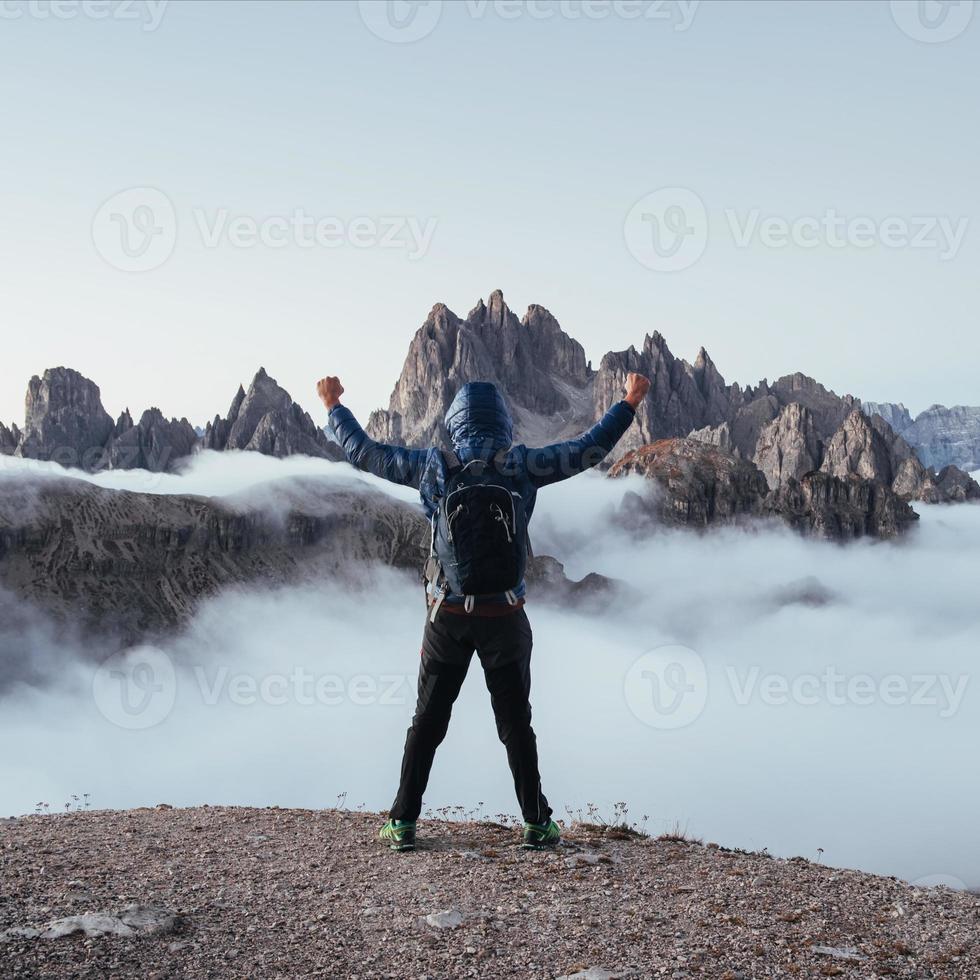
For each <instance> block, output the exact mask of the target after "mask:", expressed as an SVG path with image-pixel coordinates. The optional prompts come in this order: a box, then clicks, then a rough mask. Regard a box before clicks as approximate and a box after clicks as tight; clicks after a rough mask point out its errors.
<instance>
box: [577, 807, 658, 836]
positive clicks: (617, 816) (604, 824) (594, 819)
mask: <svg viewBox="0 0 980 980" xmlns="http://www.w3.org/2000/svg"><path fill="white" fill-rule="evenodd" d="M565 812H566V813H567V814H568V815H569V823H570V825H571V827H572V828H573V829H580V830H583V831H585V832H586V833H589V834H594V835H601V836H602V837H608V838H609V839H610V840H629V839H631V838H636V837H649V836H650V835H649V833H648V832H647V830H646V824H647V821H648V820H649V819H650V818H649V816H647V815H644V817H643V820H642V821H641V822H640V823H637V822H636V821H635V820H634V821H631V820H630V818H629V805H628V804H626V803H623V802H619V803H614V804H613V812H612V816H610V817H609V818H608V819H607V818H606V817H604V816H603V814H602V811H601V810H600V809H599V807H598V806H597V805H596V804H595V803H587V804H586V806H585V819H583V818H582V811H581V810H575V811H573V810H571V809H569V808H568V807H566V808H565Z"/></svg>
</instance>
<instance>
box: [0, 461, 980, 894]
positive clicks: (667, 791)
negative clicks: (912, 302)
mask: <svg viewBox="0 0 980 980" xmlns="http://www.w3.org/2000/svg"><path fill="white" fill-rule="evenodd" d="M3 466H4V468H3V474H2V475H4V476H6V477H7V478H15V479H16V478H17V473H18V472H20V471H19V470H17V469H16V467H23V469H24V470H25V471H28V472H30V473H32V474H33V475H34V478H42V477H43V476H45V475H46V474H48V473H52V472H55V471H54V470H52V469H51V468H48V467H46V466H44V465H39V464H36V463H31V464H28V463H24V462H12V461H10V460H7V461H6V462H5V463H4V464H3ZM57 473H58V474H59V475H64V471H62V470H57ZM311 474H313V475H316V474H321V475H322V474H329V475H330V476H331V477H336V478H337V479H344V480H350V479H365V478H364V477H362V476H360V475H355V474H353V472H352V471H351V470H350V468H349V467H347V466H346V465H345V464H332V463H326V462H323V461H318V460H308V459H291V460H286V461H279V460H274V459H269V458H267V457H263V456H257V455H254V454H251V453H245V454H221V455H218V454H211V453H206V454H203V455H201V456H200V457H197V458H195V459H194V460H193V461H192V463H191V464H190V465H189V467H188V469H187V470H186V471H185V472H184V473H183V474H181V475H179V476H165V477H160V476H155V475H152V474H147V473H110V474H104V475H102V476H98V477H84V478H86V479H92V480H93V481H94V482H97V483H100V484H103V485H107V486H114V487H122V488H128V489H136V490H141V491H144V492H156V493H174V492H190V493H205V494H211V493H218V494H231V493H236V494H248V493H249V492H250V489H251V488H255V487H258V486H260V485H262V487H263V489H262V490H261V492H260V494H261V497H260V499H268V498H269V487H268V483H269V481H278V480H290V479H292V478H294V477H296V476H308V475H311ZM75 476H77V477H78V478H83V477H82V475H81V474H75ZM367 482H369V483H371V484H372V485H380V484H379V483H378V482H377V481H373V480H367ZM630 486H631V484H630V483H628V482H625V481H610V480H605V479H604V478H602V477H601V476H598V475H595V474H588V475H585V476H582V477H579V478H576V479H575V480H571V481H568V482H566V483H564V484H561V485H559V486H556V487H553V488H549V489H548V490H546V491H543V492H542V494H541V495H540V497H539V501H538V509H537V511H536V513H535V517H534V520H533V522H532V526H531V529H532V537H533V539H534V542H535V547H536V550H537V552H538V553H549V554H553V555H555V556H556V557H558V558H560V559H561V560H562V561H564V562H565V564H566V570H567V571H568V573H569V574H570V575H571V576H573V577H580V576H582V575H584V574H586V573H588V572H590V571H595V572H601V573H603V574H605V575H608V576H611V577H614V578H618V579H623V580H626V581H627V582H628V583H629V584H630V586H631V587H632V590H633V591H632V593H631V596H630V598H629V599H628V601H625V602H617V603H615V604H613V605H611V606H610V607H609V608H608V609H607V610H605V611H600V612H591V613H586V612H584V611H577V610H574V609H572V610H559V609H556V608H553V607H548V606H545V605H543V604H538V603H535V602H534V599H533V596H531V598H530V602H529V606H528V614H529V616H530V618H531V622H532V625H533V627H534V631H535V649H534V659H533V678H534V679H533V691H532V702H533V705H534V724H535V729H536V731H537V734H538V742H539V750H540V756H541V766H542V775H543V784H544V789H545V792H546V793H547V794H548V796H549V798H550V800H551V802H552V805H553V806H554V808H555V811H556V816H558V817H567V816H568V815H569V813H572V814H578V813H583V814H584V812H585V811H587V810H588V808H589V807H590V806H592V807H594V808H597V810H598V812H599V814H600V815H601V816H603V817H606V818H609V817H611V816H612V815H613V812H614V807H615V805H616V804H617V803H620V802H623V803H625V804H626V805H627V806H628V808H629V819H630V820H635V821H636V822H637V823H639V824H641V825H643V826H644V827H645V828H646V829H647V830H648V831H649V832H651V833H662V832H665V831H668V830H673V829H675V828H679V829H681V830H683V831H685V832H686V833H688V834H690V835H692V836H695V837H699V838H702V839H704V840H706V841H717V842H719V843H721V844H723V845H726V846H732V847H742V848H748V849H762V848H768V850H769V851H770V852H771V853H773V854H776V855H782V856H793V855H803V856H804V857H807V858H810V859H813V860H821V861H824V862H826V863H828V864H831V865H838V866H849V867H857V868H862V869H865V870H870V871H876V872H881V873H886V874H894V875H898V876H900V877H903V878H907V879H909V880H925V881H927V882H931V883H934V882H947V883H950V884H953V885H954V886H958V887H962V886H964V885H965V886H967V887H973V888H976V887H978V886H980V850H978V849H977V847H976V823H977V814H978V810H980V784H978V781H977V779H976V753H977V746H978V745H980V710H978V707H980V703H978V702H980V690H978V688H980V683H978V680H977V678H976V676H975V675H976V673H977V658H978V651H980V608H978V603H977V601H976V591H977V584H976V583H977V570H978V556H980V507H978V506H975V505H960V506H952V507H944V506H935V507H925V506H922V507H920V508H919V511H920V513H921V515H922V519H921V521H920V526H919V527H918V528H917V529H916V530H915V531H914V532H913V534H912V535H911V536H910V537H908V538H907V539H906V540H904V541H902V542H899V543H877V542H875V543H871V542H866V543H858V544H853V545H848V546H838V545H832V544H828V543H824V542H816V541H805V540H803V539H801V538H798V537H796V536H794V535H792V534H790V533H789V532H787V531H785V530H781V529H778V528H763V529H756V530H736V529H730V530H717V531H713V532H711V533H708V534H696V533H692V532H684V531H665V532H662V533H660V534H658V535H656V536H654V537H652V538H649V539H646V540H642V541H640V540H632V539H631V538H630V537H629V536H628V535H627V534H625V533H624V532H622V531H619V530H617V529H616V528H615V527H614V525H613V524H612V522H611V521H610V515H611V514H612V512H613V509H614V508H615V506H616V503H617V501H618V500H619V499H620V498H621V496H622V494H623V493H624V492H625V490H626V489H627V488H628V487H630ZM392 490H393V492H394V493H396V495H398V496H399V497H400V498H402V499H411V498H412V497H413V494H412V493H411V492H410V491H405V490H402V489H398V488H392ZM257 492H258V491H257ZM272 496H274V494H273V495H272ZM6 601H7V602H8V603H9V601H10V597H9V596H7V597H6ZM9 611H10V610H9V607H8V610H7V612H9ZM18 613H19V614H20V618H19V619H18V621H19V622H22V623H23V626H22V627H19V628H22V629H23V630H24V631H25V632H26V633H28V634H29V636H30V637H31V644H32V648H33V650H34V655H35V656H36V658H37V659H38V661H39V662H57V663H58V664H59V666H58V669H57V671H56V673H55V674H54V676H52V678H51V681H50V683H49V684H47V685H46V686H45V687H43V688H32V687H26V686H23V685H19V686H15V687H13V688H10V689H8V691H7V693H6V694H5V696H4V697H3V700H2V702H0V740H2V744H3V745H4V746H5V751H4V752H3V753H2V755H0V813H3V814H7V813H9V814H18V813H25V812H32V811H34V810H35V808H36V807H37V806H38V805H39V804H47V809H49V810H50V811H51V812H56V811H58V810H61V809H63V807H64V805H65V804H66V803H72V802H73V797H76V796H77V797H78V798H79V800H80V801H82V803H84V802H85V801H88V802H89V803H90V805H91V806H92V807H94V808H102V807H132V806H140V805H153V804H156V803H161V802H166V803H170V804H173V805H178V806H186V805H195V804H200V803H212V804H219V803H223V804H254V805H268V804H278V805H280V806H305V807H322V806H332V805H336V803H337V801H338V799H341V800H342V801H343V802H344V804H345V805H347V806H349V807H352V808H356V807H360V806H363V807H365V808H367V809H370V810H382V809H385V808H386V807H387V805H388V804H389V803H390V801H391V798H392V796H393V794H394V790H395V784H396V780H397V776H398V769H399V762H400V753H401V746H402V742H403V739H404V732H405V729H406V727H407V725H408V723H409V719H410V717H411V714H412V709H413V702H414V675H415V671H416V668H417V663H418V650H419V641H420V637H421V632H422V621H423V616H424V611H423V607H422V599H421V590H420V588H419V587H418V585H417V584H416V583H415V582H414V581H412V579H411V577H410V576H400V575H396V574H394V573H392V572H390V571H387V570H379V571H378V573H377V576H376V579H375V581H374V584H373V586H372V588H370V589H369V590H368V591H367V592H362V593H358V594H350V593H349V592H348V591H347V590H345V588H344V584H343V583H342V582H338V581H331V582H327V581H323V582H309V583H307V584H306V585H305V586H303V587H298V588H289V589H278V590H270V589H252V590H249V591H246V592H244V593H235V594H234V595H232V594H226V595H223V596H219V597H217V598H215V599H213V600H211V601H209V602H207V603H206V604H205V605H204V606H203V607H202V608H201V610H200V611H199V613H198V614H197V616H196V617H195V619H194V620H193V622H192V623H191V624H190V625H189V626H188V628H187V629H186V630H184V631H183V632H182V633H181V634H180V635H178V636H175V637H174V638H172V639H171V640H169V641H168V642H166V643H164V644H162V645H161V646H158V647H153V648H150V647H138V648H134V649H133V650H132V651H130V652H129V653H128V654H127V655H126V657H124V658H123V659H122V661H118V660H113V661H110V662H106V663H102V664H100V663H99V660H100V659H101V657H100V655H99V654H100V652H99V651H93V650H87V651H86V650H73V649H64V648H61V649H58V650H56V651H55V650H52V649H50V647H51V643H52V641H51V640H50V639H49V636H50V635H51V634H50V633H49V631H48V630H47V629H46V627H45V624H44V623H43V622H38V621H36V620H35V619H34V618H33V617H32V616H27V615H26V614H25V611H24V609H23V608H20V609H19V610H18ZM5 618H7V620H8V623H9V622H11V621H12V620H11V619H10V617H9V616H8V617H5ZM93 661H94V662H93ZM474 763H476V764H474ZM86 794H87V795H86ZM447 806H448V807H461V808H463V810H456V811H454V812H455V813H460V812H466V813H472V812H478V813H482V814H484V815H490V816H493V815H496V814H498V813H508V814H509V813H515V812H516V806H515V804H514V801H513V791H512V786H511V780H510V774H509V772H508V769H507V764H506V758H505V754H504V751H503V748H502V746H500V744H499V743H498V742H497V740H496V733H495V729H494V724H493V718H492V714H491V711H490V704H489V697H488V695H487V693H486V689H485V687H484V685H483V681H482V674H481V671H480V667H479V663H478V661H474V664H473V665H472V667H471V670H470V676H469V678H468V680H467V683H466V685H465V686H464V689H463V693H462V695H461V697H460V699H459V701H458V703H457V706H456V708H455V712H454V717H453V723H452V725H451V726H450V731H449V735H448V737H447V740H446V742H445V743H444V745H443V746H442V748H441V749H440V751H439V754H438V756H437V758H436V764H435V767H434V771H433V775H432V780H431V784H430V787H429V791H428V793H427V795H426V807H427V809H431V810H438V809H440V808H443V807H447Z"/></svg>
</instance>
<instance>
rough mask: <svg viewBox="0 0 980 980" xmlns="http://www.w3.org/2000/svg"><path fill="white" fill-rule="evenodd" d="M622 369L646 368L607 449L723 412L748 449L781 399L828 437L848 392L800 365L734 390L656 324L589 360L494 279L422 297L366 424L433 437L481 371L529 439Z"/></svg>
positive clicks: (847, 408) (575, 421)
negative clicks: (417, 320)
mask: <svg viewBox="0 0 980 980" xmlns="http://www.w3.org/2000/svg"><path fill="white" fill-rule="evenodd" d="M631 371H639V372H641V373H642V374H645V375H647V377H649V378H650V381H651V388H650V392H649V394H648V395H647V398H646V400H645V401H644V403H643V404H642V405H641V406H640V409H639V411H638V412H637V423H636V424H635V425H634V426H633V427H631V429H630V430H629V432H628V433H627V434H626V437H625V438H624V439H623V440H622V442H621V443H620V444H619V445H618V446H617V447H616V450H615V452H614V454H613V458H614V459H615V458H617V457H619V456H621V455H623V454H624V453H626V452H628V451H629V450H631V449H636V448H638V447H639V446H642V445H646V444H649V443H651V442H654V441H656V440H658V439H665V438H675V437H680V436H687V435H688V434H689V433H691V432H692V431H694V430H700V429H708V430H711V429H713V428H716V427H718V426H721V425H726V424H727V425H728V427H729V430H728V435H727V436H726V438H727V439H729V440H730V442H731V445H732V446H733V447H734V448H735V449H737V450H738V451H739V452H740V453H741V454H742V455H743V456H745V457H746V458H750V459H751V458H752V455H753V454H754V452H755V448H756V443H757V441H758V439H759V435H760V433H761V431H762V429H763V428H764V427H765V426H766V425H767V424H769V423H770V422H772V421H773V420H774V419H775V418H776V417H777V416H778V415H779V414H780V412H781V411H782V410H783V409H784V408H785V407H786V406H787V405H789V404H800V405H803V406H805V407H806V408H807V409H808V410H809V412H810V416H811V421H812V425H813V428H814V431H815V433H816V435H817V437H819V438H823V439H829V438H830V436H831V435H832V434H833V433H834V432H835V431H836V430H837V429H838V428H839V427H840V425H841V423H842V422H843V421H844V419H845V418H846V417H847V416H848V414H850V412H851V411H852V410H853V409H854V408H855V407H857V406H858V405H859V404H860V403H859V402H858V400H857V399H855V398H853V397H852V396H850V395H845V396H843V397H841V396H838V395H836V394H835V393H834V392H832V391H828V390H827V389H826V388H824V387H823V386H822V385H820V384H818V383H817V382H816V381H814V380H813V379H812V378H808V377H807V376H806V375H803V374H793V375H788V376H786V377H784V378H780V379H779V380H778V381H774V382H773V383H772V384H770V383H769V382H767V381H765V380H763V381H761V382H760V383H759V384H758V385H757V386H756V387H755V388H752V387H749V388H745V389H744V390H743V389H742V388H740V387H739V385H737V384H733V385H729V384H726V382H725V379H724V378H723V377H722V375H721V373H720V372H719V371H718V369H717V367H716V366H715V364H714V362H713V361H712V360H711V357H710V356H709V355H708V352H707V351H706V350H705V349H704V348H701V350H700V351H699V352H698V355H697V357H696V358H695V361H694V363H693V364H689V363H688V362H687V361H685V360H683V359H681V358H677V357H675V356H674V355H673V354H672V353H671V351H670V349H669V348H668V346H667V342H666V340H665V339H664V337H663V336H662V335H661V334H660V333H657V332H654V333H653V334H650V335H647V337H646V338H645V339H644V341H643V343H642V345H641V346H640V348H639V349H637V348H636V347H630V348H628V349H627V350H625V351H610V352H609V353H608V354H606V355H605V356H604V357H603V358H602V361H601V363H600V365H599V369H598V370H593V368H592V365H591V363H590V362H588V361H587V360H586V357H585V352H584V350H583V348H582V346H581V344H579V343H578V342H577V341H576V340H574V339H572V338H571V337H569V336H568V334H566V333H565V332H564V331H563V330H562V329H561V326H560V325H559V323H558V321H557V320H556V319H555V317H554V316H553V315H552V314H551V313H550V312H548V310H546V309H545V308H544V307H543V306H539V305H537V304H533V305H531V306H530V307H528V310H527V313H526V314H525V315H524V317H523V318H522V319H520V320H518V319H517V317H516V316H515V314H514V313H512V312H511V310H510V308H509V307H508V306H507V304H506V303H505V301H504V297H503V294H502V293H501V292H500V290H496V291H495V292H493V293H492V294H491V295H490V298H489V300H488V302H487V303H484V302H483V301H482V300H480V301H479V302H478V303H477V305H476V306H475V307H474V308H473V310H471V311H470V313H469V314H468V315H467V317H466V319H460V318H459V317H458V316H456V314H455V313H453V312H452V311H451V310H450V309H448V308H447V307H446V306H445V305H444V304H442V303H440V304H438V305H436V306H435V307H433V309H432V311H431V313H430V314H429V316H428V318H427V319H426V320H425V322H424V323H423V324H422V326H421V327H420V328H419V329H418V330H417V331H416V333H415V336H414V338H413V339H412V342H411V343H410V345H409V349H408V353H407V355H406V357H405V362H404V367H403V368H402V372H401V376H400V377H399V379H398V382H397V383H396V385H395V388H394V390H393V391H392V394H391V398H390V399H389V404H388V408H387V409H384V410H379V411H377V412H374V413H372V415H371V417H370V419H369V421H368V426H367V428H368V432H369V433H370V434H371V435H372V436H374V437H375V438H377V439H380V440H383V441H386V442H394V443H397V444H399V445H405V446H414V447H421V446H426V445H431V444H432V443H433V442H440V441H444V440H445V439H446V433H445V431H444V428H443V421H442V420H443V416H444V415H445V412H446V409H447V408H448V407H449V403H450V402H451V401H452V399H453V396H454V395H455V394H456V391H457V390H458V389H459V387H460V386H461V385H462V384H464V383H466V382H467V381H493V382H494V383H496V384H497V385H498V386H499V387H500V388H501V390H502V391H503V392H504V393H505V394H506V396H507V398H508V401H509V403H510V405H511V407H512V410H513V414H514V422H515V438H516V439H517V441H519V442H524V443H527V444H539V445H540V444H542V443H549V442H553V441H556V440H559V439H563V438H568V437H569V436H572V435H576V434H578V433H579V432H581V431H582V430H583V429H585V428H587V427H588V426H589V425H590V424H591V423H592V422H593V421H595V420H596V419H598V418H600V417H601V416H602V414H603V413H604V412H605V411H606V410H607V409H608V408H609V407H610V406H611V405H612V404H614V403H615V402H617V401H619V400H620V399H621V398H622V396H623V390H624V385H625V380H626V375H627V374H628V373H629V372H631ZM707 438H708V439H709V441H710V439H711V436H710V435H708V436H707Z"/></svg>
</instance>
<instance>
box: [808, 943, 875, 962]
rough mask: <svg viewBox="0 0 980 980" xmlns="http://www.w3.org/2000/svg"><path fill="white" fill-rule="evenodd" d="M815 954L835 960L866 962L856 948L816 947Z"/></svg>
mask: <svg viewBox="0 0 980 980" xmlns="http://www.w3.org/2000/svg"><path fill="white" fill-rule="evenodd" d="M813 951H814V953H819V954H820V955H821V956H832V957H833V958H834V959H835V960H866V959H867V956H862V955H861V954H860V953H859V952H858V951H857V949H856V948H855V947H854V946H814V947H813Z"/></svg>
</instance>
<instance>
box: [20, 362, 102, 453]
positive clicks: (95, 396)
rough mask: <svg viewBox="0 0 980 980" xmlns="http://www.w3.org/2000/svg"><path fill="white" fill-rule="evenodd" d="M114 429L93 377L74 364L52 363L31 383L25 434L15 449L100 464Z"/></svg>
mask: <svg viewBox="0 0 980 980" xmlns="http://www.w3.org/2000/svg"><path fill="white" fill-rule="evenodd" d="M113 429H114V424H113V421H112V418H111V417H110V415H109V413H108V412H106V410H105V409H104V408H103V407H102V396H101V392H100V391H99V386H98V385H97V384H95V382H94V381H90V380H89V379H88V378H86V377H83V376H82V375H81V374H79V373H78V372H77V371H74V370H72V369H71V368H66V367H56V368H48V370H46V371H45V372H44V374H43V375H42V376H40V377H38V376H37V375H34V377H33V378H31V380H30V382H29V383H28V386H27V397H26V399H25V418H24V433H23V436H22V438H21V439H20V442H19V444H18V446H17V449H16V453H17V455H18V456H23V457H25V458H28V459H53V460H56V461H58V462H60V463H62V464H63V465H65V466H77V467H81V468H83V469H97V468H98V467H99V466H100V465H101V457H102V450H103V448H104V446H105V444H106V442H107V441H108V439H109V437H110V436H111V435H112V433H113Z"/></svg>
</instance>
